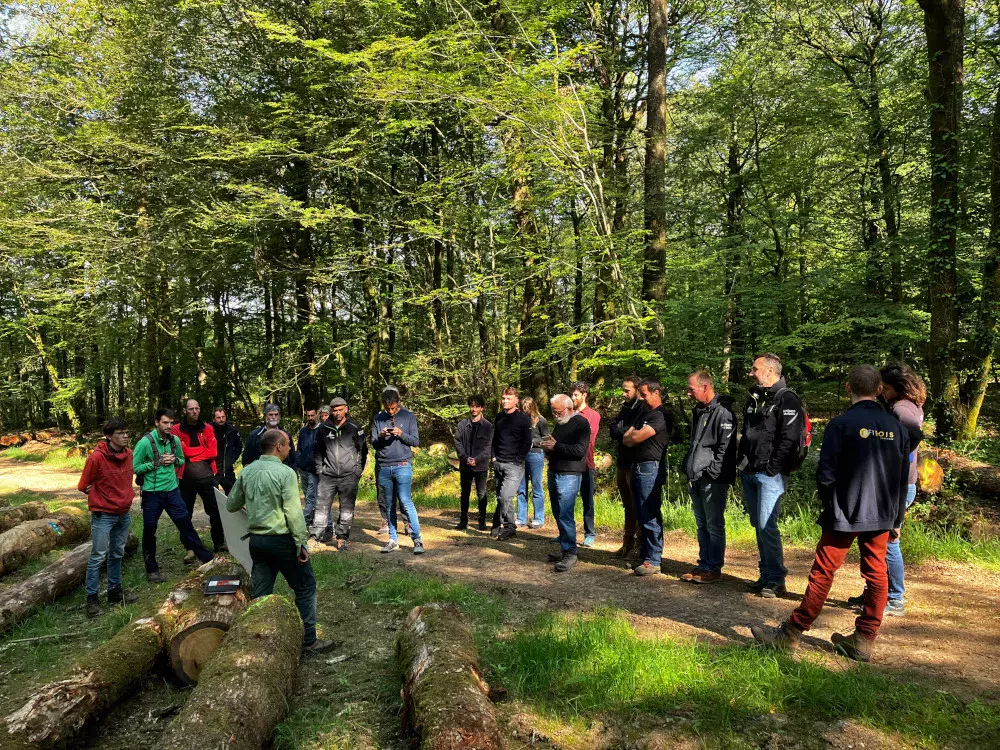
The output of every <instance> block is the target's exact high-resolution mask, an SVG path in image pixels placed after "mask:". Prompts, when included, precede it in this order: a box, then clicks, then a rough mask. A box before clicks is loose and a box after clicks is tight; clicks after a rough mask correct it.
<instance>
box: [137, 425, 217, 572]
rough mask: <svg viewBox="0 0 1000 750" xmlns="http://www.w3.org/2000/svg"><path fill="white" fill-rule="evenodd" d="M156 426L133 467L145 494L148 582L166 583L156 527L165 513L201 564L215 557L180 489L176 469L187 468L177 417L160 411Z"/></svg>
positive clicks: (139, 445)
mask: <svg viewBox="0 0 1000 750" xmlns="http://www.w3.org/2000/svg"><path fill="white" fill-rule="evenodd" d="M154 424H155V425H156V428H155V429H154V430H152V431H151V432H147V433H146V434H145V435H144V436H143V437H142V438H141V439H140V440H139V442H138V443H136V446H135V453H134V456H133V463H134V465H135V481H136V484H138V485H139V488H140V489H141V490H142V492H141V496H142V557H143V560H144V562H145V564H146V580H148V581H149V582H150V583H163V582H164V581H165V580H167V579H166V577H165V576H164V575H163V574H162V573H160V566H159V565H158V564H157V562H156V527H157V524H158V523H159V521H160V516H161V515H162V514H163V512H164V511H166V512H167V515H168V516H170V520H171V521H173V522H174V526H176V527H177V531H179V532H180V535H181V543H182V544H183V545H184V547H185V548H186V549H188V550H190V551H191V552H193V553H194V555H195V557H196V558H197V559H198V560H200V561H201V562H203V563H207V562H208V561H209V560H211V559H212V553H211V552H209V551H208V549H206V547H205V545H204V544H202V543H201V538H200V537H199V536H198V532H197V531H195V530H194V526H193V525H192V524H191V516H190V515H188V509H187V506H186V505H184V500H183V499H181V493H180V490H179V489H178V482H177V469H178V468H179V467H181V466H183V465H184V450H183V448H182V447H181V441H180V440H179V439H178V438H177V436H176V435H174V434H173V433H172V432H171V428H172V427H173V424H174V413H173V412H172V411H170V410H168V409H160V410H159V411H157V412H156V416H155V418H154Z"/></svg>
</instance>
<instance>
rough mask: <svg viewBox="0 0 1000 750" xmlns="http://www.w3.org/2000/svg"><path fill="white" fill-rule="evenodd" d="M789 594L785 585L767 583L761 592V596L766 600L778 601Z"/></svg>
mask: <svg viewBox="0 0 1000 750" xmlns="http://www.w3.org/2000/svg"><path fill="white" fill-rule="evenodd" d="M787 593H788V589H786V588H785V584H783V583H765V584H764V586H763V587H762V588H761V590H760V595H761V597H763V598H764V599H777V598H778V597H781V596H784V595H785V594H787Z"/></svg>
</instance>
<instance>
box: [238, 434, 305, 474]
mask: <svg viewBox="0 0 1000 750" xmlns="http://www.w3.org/2000/svg"><path fill="white" fill-rule="evenodd" d="M276 429H278V430H281V431H282V432H283V433H285V434H286V435H288V447H289V448H291V450H290V451H288V458H286V459H285V460H284V461H282V463H283V464H284V465H285V466H287V467H289V468H290V469H294V468H296V466H295V441H294V440H292V434H291V433H290V432H289V431H288V430H286V429H285V428H284V427H282V426H281V425H280V424H279V425H278V426H277V428H276ZM265 432H267V425H266V424H262V425H261V426H260V427H258V428H257V429H256V430H254V431H253V432H251V433H250V434H249V435H247V443H246V445H245V446H244V447H243V468H244V469H245V468H246V467H248V466H249V465H250V464H252V463H253V462H254V461H256V460H257V459H258V458H260V436H261V435H263V434H264V433H265Z"/></svg>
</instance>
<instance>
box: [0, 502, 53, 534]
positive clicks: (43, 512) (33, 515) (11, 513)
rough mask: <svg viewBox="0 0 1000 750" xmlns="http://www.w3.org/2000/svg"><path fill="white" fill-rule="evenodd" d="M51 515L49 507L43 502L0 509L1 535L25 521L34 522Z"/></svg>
mask: <svg viewBox="0 0 1000 750" xmlns="http://www.w3.org/2000/svg"><path fill="white" fill-rule="evenodd" d="M48 514H49V506H47V505H46V504H45V503H43V502H42V501H41V500H34V501H32V502H30V503H24V504H23V505H15V506H13V507H11V508H0V534H2V533H3V532H5V531H10V530H11V529H13V528H14V527H15V526H17V525H19V524H22V523H24V522H25V521H34V520H35V519H37V518H44V517H45V516H47V515H48Z"/></svg>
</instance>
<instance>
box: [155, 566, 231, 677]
mask: <svg viewBox="0 0 1000 750" xmlns="http://www.w3.org/2000/svg"><path fill="white" fill-rule="evenodd" d="M213 576H223V577H226V578H234V579H239V580H240V581H241V584H242V585H241V587H240V589H239V590H238V591H237V592H236V593H235V594H219V595H213V594H205V593H204V591H203V588H204V585H205V583H206V582H207V581H208V579H209V578H211V577H213ZM248 579H249V576H248V575H247V573H246V571H245V570H243V568H242V567H240V566H239V565H233V564H209V565H203V566H202V567H200V568H198V570H196V571H195V572H194V573H192V574H191V575H189V576H188V577H187V578H185V579H184V580H183V581H181V582H180V583H179V584H178V585H177V586H176V587H175V588H174V590H173V591H171V592H170V596H169V597H167V600H166V601H165V602H164V603H163V608H162V609H161V611H163V612H169V613H170V616H171V623H172V625H171V627H170V629H169V630H168V631H166V632H164V639H163V640H164V642H165V643H166V646H167V649H168V655H169V657H170V666H171V668H172V669H173V670H174V674H176V675H177V677H178V678H180V680H181V681H182V682H184V683H185V684H187V685H194V684H195V683H197V682H198V676H199V675H200V674H201V671H202V669H203V667H204V666H205V664H206V663H207V662H208V660H209V658H210V657H211V656H212V654H214V653H215V651H216V649H217V648H219V645H220V644H221V643H222V641H223V639H224V638H225V637H226V633H227V631H228V630H229V629H230V627H231V626H232V624H233V622H235V620H236V618H237V617H238V616H239V614H240V613H241V612H243V610H245V609H246V607H247V601H248V600H249V598H250V597H249V580H248Z"/></svg>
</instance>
